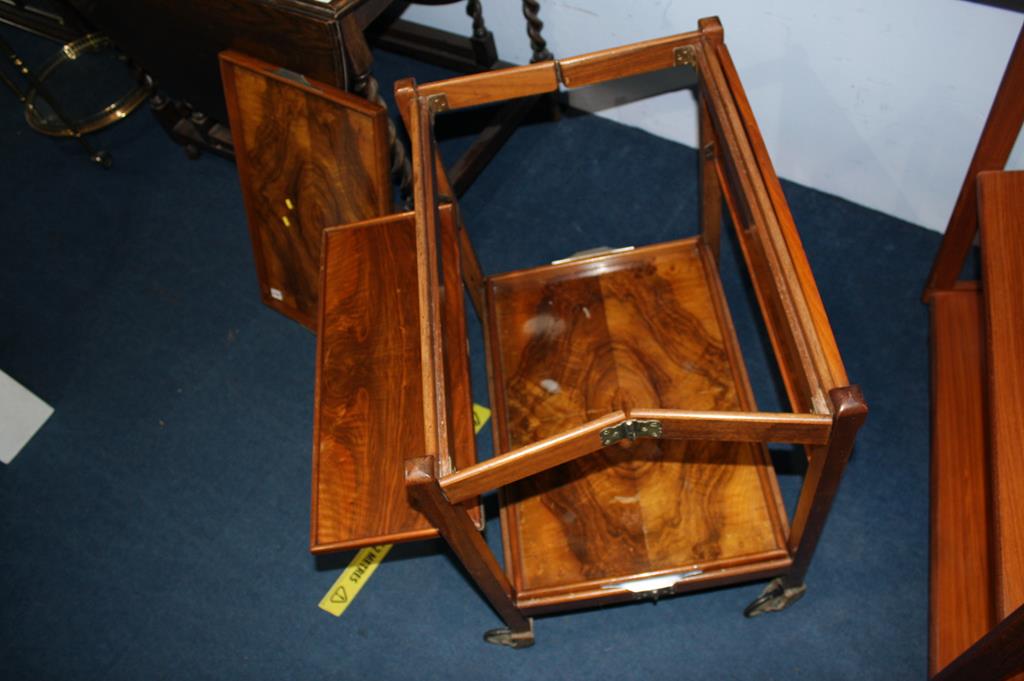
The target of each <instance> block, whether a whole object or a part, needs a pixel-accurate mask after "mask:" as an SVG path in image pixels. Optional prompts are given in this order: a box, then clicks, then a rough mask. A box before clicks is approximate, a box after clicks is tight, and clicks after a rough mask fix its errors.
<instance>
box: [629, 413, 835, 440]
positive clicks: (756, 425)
mask: <svg viewBox="0 0 1024 681" xmlns="http://www.w3.org/2000/svg"><path fill="white" fill-rule="evenodd" d="M629 416H630V418H633V419H655V420H657V421H660V422H661V425H662V437H663V438H666V439H676V440H725V441H728V442H791V443H794V444H817V445H822V444H827V443H828V441H829V436H830V435H831V432H832V419H831V418H829V417H828V416H822V415H820V414H786V413H781V414H779V413H770V412H746V411H685V410H682V409H634V410H633V411H632V412H630V414H629Z"/></svg>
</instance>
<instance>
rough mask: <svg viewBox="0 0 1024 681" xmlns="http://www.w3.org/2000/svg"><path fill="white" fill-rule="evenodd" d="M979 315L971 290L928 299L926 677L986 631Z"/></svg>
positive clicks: (987, 593)
mask: <svg viewBox="0 0 1024 681" xmlns="http://www.w3.org/2000/svg"><path fill="white" fill-rule="evenodd" d="M982 314H983V313H982V300H981V294H980V292H979V291H978V290H961V291H942V292H937V293H935V294H934V296H933V297H932V299H931V323H932V328H931V340H932V350H931V353H932V464H931V465H932V470H931V487H932V489H931V579H930V583H929V589H930V608H931V612H930V615H929V646H928V665H929V674H935V672H937V671H938V670H940V669H942V668H943V667H945V666H946V665H947V664H949V663H950V662H951V661H952V660H953V659H955V658H956V657H957V656H958V655H960V654H961V653H963V652H964V651H965V650H967V648H968V647H969V646H970V645H971V644H973V643H974V642H975V641H977V640H978V639H979V638H981V636H983V635H984V634H985V633H986V632H987V631H988V630H989V629H990V628H991V627H992V624H993V611H992V598H991V588H990V574H991V569H990V562H989V541H988V527H989V522H988V498H989V483H988V461H987V456H986V450H985V408H984V401H985V394H984V388H983V385H984V372H983V369H984V341H983V328H982V324H983V322H982Z"/></svg>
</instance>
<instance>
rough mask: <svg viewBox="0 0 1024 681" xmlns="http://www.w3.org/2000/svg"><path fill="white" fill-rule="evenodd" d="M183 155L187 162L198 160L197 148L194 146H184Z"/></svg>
mask: <svg viewBox="0 0 1024 681" xmlns="http://www.w3.org/2000/svg"><path fill="white" fill-rule="evenodd" d="M185 155H186V156H188V160H190V161H194V160H196V159H197V158H199V147H197V146H196V145H194V144H186V145H185Z"/></svg>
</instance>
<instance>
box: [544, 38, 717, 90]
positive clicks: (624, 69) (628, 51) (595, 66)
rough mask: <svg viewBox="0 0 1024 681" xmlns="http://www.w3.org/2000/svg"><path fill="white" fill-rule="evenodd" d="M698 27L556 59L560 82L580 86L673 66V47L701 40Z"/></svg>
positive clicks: (674, 62)
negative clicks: (683, 31) (684, 31)
mask: <svg viewBox="0 0 1024 681" xmlns="http://www.w3.org/2000/svg"><path fill="white" fill-rule="evenodd" d="M700 36H701V34H700V33H699V32H697V31H694V32H691V33H680V34H679V35H673V36H668V37H666V38H656V39H654V40H645V41H643V42H639V43H634V44H632V45H625V46H622V47H613V48H610V49H607V50H600V51H598V52H591V53H589V54H582V55H580V56H578V57H570V58H568V59H559V60H558V67H559V71H560V72H561V74H562V76H561V79H562V83H563V84H564V85H565V86H566V87H583V86H585V85H594V84H596V83H603V82H605V81H609V80H615V79H618V78H626V77H628V76H636V75H639V74H641V73H650V72H651V71H659V70H661V69H667V68H672V67H673V66H676V61H675V48H677V47H683V46H684V45H693V44H696V43H697V41H698V40H700Z"/></svg>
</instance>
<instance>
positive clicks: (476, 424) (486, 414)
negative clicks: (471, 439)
mask: <svg viewBox="0 0 1024 681" xmlns="http://www.w3.org/2000/svg"><path fill="white" fill-rule="evenodd" d="M489 418H491V410H490V409H488V408H487V407H485V406H484V405H482V404H475V403H474V404H473V430H474V431H476V432H477V433H479V432H480V429H481V428H483V427H484V424H486V423H487V419H489Z"/></svg>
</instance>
